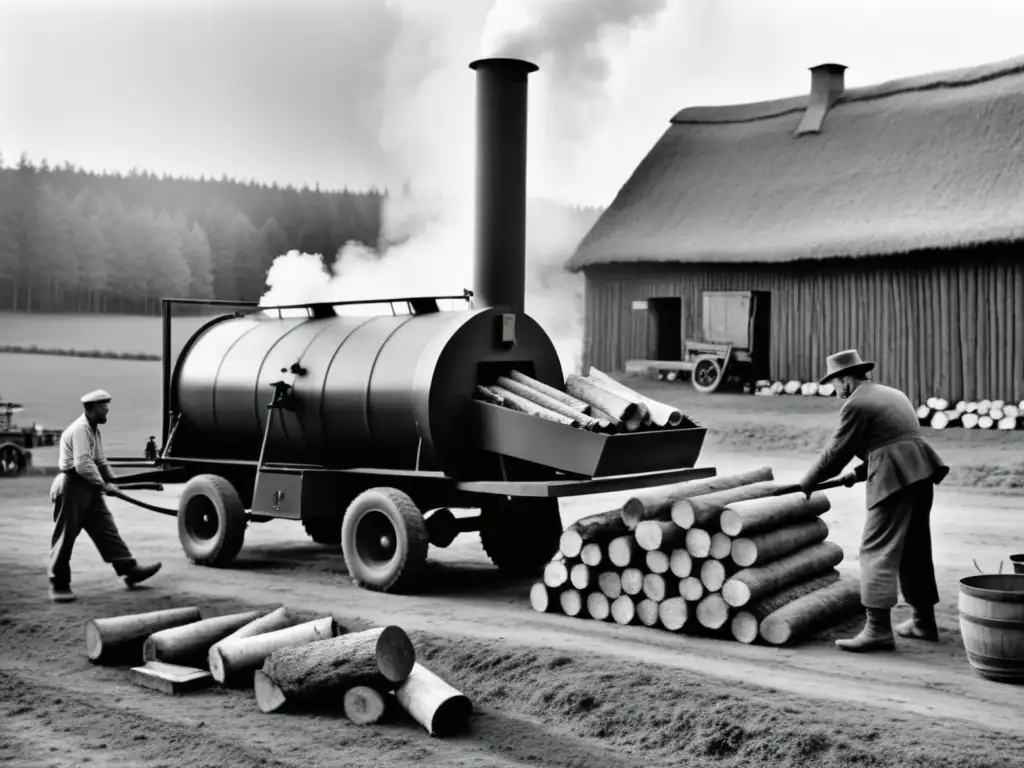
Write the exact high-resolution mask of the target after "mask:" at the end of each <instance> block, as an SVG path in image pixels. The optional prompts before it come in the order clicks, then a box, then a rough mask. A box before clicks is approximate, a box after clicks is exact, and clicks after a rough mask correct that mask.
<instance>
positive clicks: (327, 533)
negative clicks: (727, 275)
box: [302, 517, 341, 547]
mask: <svg viewBox="0 0 1024 768" xmlns="http://www.w3.org/2000/svg"><path fill="white" fill-rule="evenodd" d="M302 527H303V528H305V529H306V533H307V534H309V538H311V539H312V540H313V541H315V542H316V543H317V544H324V545H326V546H329V547H337V546H338V545H340V544H341V521H340V520H337V519H335V518H332V517H326V518H324V517H321V518H313V519H312V520H303V521H302Z"/></svg>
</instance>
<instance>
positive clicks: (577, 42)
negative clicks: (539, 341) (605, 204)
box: [261, 0, 665, 372]
mask: <svg viewBox="0 0 1024 768" xmlns="http://www.w3.org/2000/svg"><path fill="white" fill-rule="evenodd" d="M387 5H388V7H389V9H391V10H392V11H393V12H394V13H396V14H397V15H398V16H399V17H400V20H401V25H400V28H399V31H398V33H397V36H396V38H395V40H394V42H393V44H392V46H391V48H390V49H389V51H388V55H387V59H386V62H385V65H386V75H385V85H384V89H383V93H382V95H381V100H382V103H381V105H380V112H381V114H382V115H383V118H382V125H381V130H380V143H381V148H382V150H383V151H384V153H385V154H386V156H387V157H388V158H389V166H388V168H387V169H385V170H386V174H387V179H388V188H389V194H388V196H387V198H386V200H385V205H384V210H383V221H382V232H381V242H380V243H378V251H379V252H380V253H379V255H378V254H377V253H375V252H374V251H373V249H370V248H367V247H365V246H363V245H362V244H359V243H349V244H347V245H345V246H344V247H343V248H342V249H341V250H340V251H339V252H338V254H337V255H336V258H335V261H334V264H333V265H332V266H331V268H330V269H329V270H327V269H325V268H324V267H323V264H322V262H321V259H320V257H319V255H310V254H302V253H298V252H296V251H292V252H290V253H288V254H285V255H283V256H279V257H278V258H277V259H275V261H274V263H273V265H272V266H271V268H270V270H269V272H268V274H267V285H268V286H269V290H268V291H267V293H266V294H265V295H264V296H263V297H262V299H261V303H262V304H264V305H268V304H293V303H301V302H304V301H315V300H321V301H322V300H359V299H368V298H381V297H387V296H415V295H428V294H434V295H454V294H460V293H461V292H462V289H463V288H471V287H472V284H473V235H474V229H473V226H474V224H473V193H474V183H475V179H474V147H475V135H474V133H475V121H474V107H475V79H474V78H475V75H473V73H472V72H471V71H470V70H469V68H468V64H469V62H470V61H472V60H473V59H475V58H480V57H482V56H483V57H488V56H511V57H516V58H525V59H528V60H530V61H533V62H534V63H537V64H538V65H540V67H541V71H540V72H538V73H536V74H534V75H532V76H531V85H530V94H531V98H530V101H531V104H530V117H529V120H530V128H529V131H530V137H529V142H530V147H529V150H528V154H529V155H530V167H529V169H528V174H529V179H528V183H529V186H530V189H531V199H530V200H529V202H528V206H527V246H526V248H527V285H526V310H527V312H529V313H530V314H531V315H532V316H533V317H534V318H535V319H536V320H537V321H538V322H539V323H540V324H541V326H542V327H544V328H545V330H546V331H547V332H548V334H549V336H550V337H551V338H552V341H553V342H554V343H555V346H556V348H557V349H558V352H559V356H560V358H561V360H562V367H563V369H564V370H565V371H566V372H569V371H574V370H579V368H580V365H581V357H582V346H583V281H582V277H580V276H578V275H572V274H569V273H568V272H566V271H565V270H564V268H563V265H564V263H565V261H566V260H567V259H568V257H569V256H570V255H571V253H572V251H573V249H574V248H575V247H576V244H577V243H578V242H579V240H580V238H582V236H583V235H584V234H586V231H587V229H588V228H589V226H590V225H591V224H592V223H593V221H594V220H595V219H596V213H597V212H596V211H592V212H589V211H588V212H587V213H588V214H589V215H586V216H580V215H579V214H576V215H573V214H572V212H571V211H568V210H566V209H565V208H564V207H562V206H558V205H553V204H551V203H550V202H545V200H544V199H542V198H547V199H548V200H549V201H554V200H559V201H565V202H571V201H572V191H573V189H581V188H583V187H584V186H585V185H586V183H587V182H586V175H585V168H586V163H587V162H592V158H591V157H590V156H589V154H588V137H591V136H593V135H594V134H595V133H596V132H597V131H599V130H600V126H601V124H602V116H603V115H604V114H606V110H608V109H609V108H610V105H611V99H610V96H609V94H608V82H609V78H610V76H611V73H612V66H611V61H612V59H613V56H614V55H615V50H616V49H618V50H621V46H622V45H624V44H625V42H626V37H628V34H629V32H630V31H631V30H632V29H633V28H635V27H636V26H638V25H640V24H643V23H648V22H652V21H653V20H655V19H656V17H657V16H658V14H659V13H660V12H661V11H662V10H663V8H664V6H665V1H664V0H496V2H494V3H493V4H491V5H490V6H488V4H486V3H481V2H480V1H479V0H459V1H458V2H452V1H451V0H446V1H445V2H443V3H438V4H434V3H429V2H424V0H388V3H387ZM538 100H539V101H540V104H538ZM453 306H454V305H453ZM462 306H464V305H462ZM454 308H457V307H454ZM347 311H349V312H351V313H362V314H366V313H378V312H381V311H386V312H388V313H390V308H389V307H387V305H384V307H383V309H374V308H372V307H369V308H368V307H361V308H352V309H350V310H347Z"/></svg>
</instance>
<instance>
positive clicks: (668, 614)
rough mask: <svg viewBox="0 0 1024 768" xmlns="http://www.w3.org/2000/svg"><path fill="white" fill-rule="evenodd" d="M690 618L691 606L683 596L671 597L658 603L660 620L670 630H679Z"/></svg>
mask: <svg viewBox="0 0 1024 768" xmlns="http://www.w3.org/2000/svg"><path fill="white" fill-rule="evenodd" d="M689 618H690V607H689V606H688V605H687V604H686V600H684V599H683V598H681V597H670V598H669V599H668V600H662V601H661V602H660V603H658V621H659V623H660V624H661V626H663V627H664V628H665V629H667V630H669V631H670V632H678V631H679V630H680V629H682V628H683V627H684V626H686V622H687V621H688V620H689Z"/></svg>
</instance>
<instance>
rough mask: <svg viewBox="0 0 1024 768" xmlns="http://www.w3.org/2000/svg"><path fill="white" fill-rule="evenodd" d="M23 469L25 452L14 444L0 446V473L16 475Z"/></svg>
mask: <svg viewBox="0 0 1024 768" xmlns="http://www.w3.org/2000/svg"><path fill="white" fill-rule="evenodd" d="M23 469H25V454H23V453H22V452H21V449H20V448H18V446H16V445H5V446H4V447H3V448H0V475H17V474H20V473H21V471H22V470H23Z"/></svg>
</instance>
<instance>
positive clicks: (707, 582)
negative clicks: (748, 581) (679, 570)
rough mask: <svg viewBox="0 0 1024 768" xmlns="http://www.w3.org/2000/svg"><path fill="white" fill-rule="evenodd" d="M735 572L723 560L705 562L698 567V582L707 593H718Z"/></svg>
mask: <svg viewBox="0 0 1024 768" xmlns="http://www.w3.org/2000/svg"><path fill="white" fill-rule="evenodd" d="M735 570H736V569H735V568H732V569H731V570H730V568H729V566H728V565H726V563H725V561H723V560H705V561H704V563H703V564H702V565H701V567H700V582H701V584H703V585H704V588H705V589H706V590H707V591H708V592H718V591H720V590H721V589H722V586H723V585H724V584H725V582H726V579H728V578H729V576H731V575H732V574H733V573H734V572H735Z"/></svg>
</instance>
